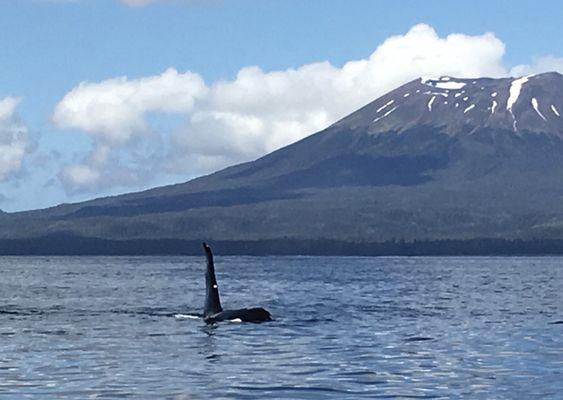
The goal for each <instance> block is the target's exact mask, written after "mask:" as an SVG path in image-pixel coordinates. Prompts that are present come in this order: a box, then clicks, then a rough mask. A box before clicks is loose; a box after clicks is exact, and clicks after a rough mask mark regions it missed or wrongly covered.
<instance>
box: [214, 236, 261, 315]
mask: <svg viewBox="0 0 563 400" xmlns="http://www.w3.org/2000/svg"><path fill="white" fill-rule="evenodd" d="M203 250H204V251H205V257H206V259H207V271H206V272H205V288H206V293H205V306H204V308H203V320H204V321H205V322H206V323H207V324H213V323H215V322H219V321H233V322H255V323H258V322H266V321H271V320H272V315H271V314H270V312H269V311H268V310H266V309H264V308H262V307H255V308H241V309H238V310H223V307H221V300H220V299H219V287H218V286H217V278H216V277H215V264H214V263H213V253H212V252H211V247H209V245H208V244H207V243H203Z"/></svg>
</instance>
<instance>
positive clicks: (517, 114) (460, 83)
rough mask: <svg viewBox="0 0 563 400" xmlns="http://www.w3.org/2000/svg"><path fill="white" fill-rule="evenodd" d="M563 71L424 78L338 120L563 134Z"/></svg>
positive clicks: (454, 130)
mask: <svg viewBox="0 0 563 400" xmlns="http://www.w3.org/2000/svg"><path fill="white" fill-rule="evenodd" d="M562 113H563V75H561V74H558V73H556V72H549V73H544V74H538V75H530V76H525V77H519V78H502V79H490V78H480V79H458V78H452V77H449V76H443V77H440V78H439V79H426V78H420V79H417V80H414V81H412V82H409V83H407V84H405V85H403V86H401V87H399V88H397V89H395V90H393V91H392V92H390V93H388V94H386V95H384V96H382V97H380V98H379V99H377V100H376V101H374V102H372V103H370V104H368V105H367V106H365V107H364V108H362V109H360V110H358V111H357V112H355V113H353V114H351V115H350V116H348V117H346V118H344V119H343V120H341V121H339V122H338V125H339V126H347V127H350V128H359V127H361V128H363V129H365V130H366V131H367V132H369V133H382V132H389V131H395V132H402V131H405V130H408V129H409V128H412V127H413V126H416V125H429V126H435V127H440V128H442V130H443V131H444V132H445V133H448V134H451V135H457V134H462V133H469V132H471V131H472V130H473V129H475V128H484V127H488V128H494V129H508V130H511V131H514V132H516V133H523V132H538V133H548V134H554V135H557V136H560V137H563V118H562V115H561V114H562Z"/></svg>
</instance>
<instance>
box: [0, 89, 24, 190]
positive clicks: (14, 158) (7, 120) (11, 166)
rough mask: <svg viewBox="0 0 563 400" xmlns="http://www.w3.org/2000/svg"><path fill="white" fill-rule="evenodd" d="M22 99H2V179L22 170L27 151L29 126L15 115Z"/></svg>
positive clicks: (0, 115) (0, 121) (0, 148)
mask: <svg viewBox="0 0 563 400" xmlns="http://www.w3.org/2000/svg"><path fill="white" fill-rule="evenodd" d="M19 103H20V99H18V98H15V97H5V98H3V99H1V100H0V180H4V179H6V178H8V177H9V176H11V175H12V174H13V173H15V172H17V171H19V170H20V168H21V166H22V161H23V158H24V155H25V152H26V145H27V128H26V127H25V126H24V125H23V124H21V123H20V122H19V121H18V119H17V118H16V116H15V112H16V108H17V106H18V104H19Z"/></svg>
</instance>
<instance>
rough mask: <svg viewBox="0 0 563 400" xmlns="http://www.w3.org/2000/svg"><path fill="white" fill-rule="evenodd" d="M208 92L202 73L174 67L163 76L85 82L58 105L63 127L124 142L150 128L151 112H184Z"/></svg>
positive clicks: (55, 117) (56, 119) (57, 120)
mask: <svg viewBox="0 0 563 400" xmlns="http://www.w3.org/2000/svg"><path fill="white" fill-rule="evenodd" d="M205 92H206V88H205V84H204V83H203V80H202V79H201V78H200V77H199V75H196V74H193V73H191V72H186V73H178V71H176V70H175V69H173V68H170V69H168V70H166V71H165V72H163V73H162V74H161V75H158V76H152V77H148V78H142V79H136V80H128V79H127V78H126V77H121V78H115V79H108V80H105V81H102V82H99V83H88V82H83V83H81V84H80V85H79V86H78V87H76V88H74V89H73V90H71V91H70V92H69V93H67V94H66V95H65V96H64V98H63V99H62V100H61V101H60V102H59V103H58V104H57V106H56V107H55V112H54V114H53V122H54V123H55V125H56V126H58V127H59V128H72V129H80V130H83V131H85V132H88V133H90V134H92V135H94V136H95V137H96V138H97V139H100V140H102V141H105V142H112V143H123V142H126V141H128V140H129V139H130V138H131V136H132V135H136V134H139V133H140V132H144V131H146V130H147V129H148V125H147V122H146V120H145V117H146V115H147V114H148V113H168V114H184V113H188V112H190V111H191V110H192V107H193V105H194V101H195V99H196V98H197V97H200V96H202V95H204V94H205Z"/></svg>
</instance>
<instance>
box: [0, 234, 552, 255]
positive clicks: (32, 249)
mask: <svg viewBox="0 0 563 400" xmlns="http://www.w3.org/2000/svg"><path fill="white" fill-rule="evenodd" d="M202 240H206V241H208V242H210V243H213V244H214V247H215V248H216V249H217V252H218V254H221V255H252V256H268V255H311V256H315V255H318V256H463V255H472V256H478V255H483V256H492V255H499V256H503V255H513V256H519V255H520V256H525V255H563V240H561V239H534V240H522V239H491V238H481V239H467V240H463V239H444V240H416V241H403V240H391V241H385V242H376V243H368V242H365V243H353V242H345V241H336V240H324V239H317V240H310V239H307V240H300V239H274V240H257V241H225V240H213V239H210V238H202ZM200 254H201V240H181V239H137V240H108V239H101V238H87V237H80V236H74V235H71V234H55V235H50V236H44V237H39V238H22V239H1V240H0V255H147V256H149V255H200Z"/></svg>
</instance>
